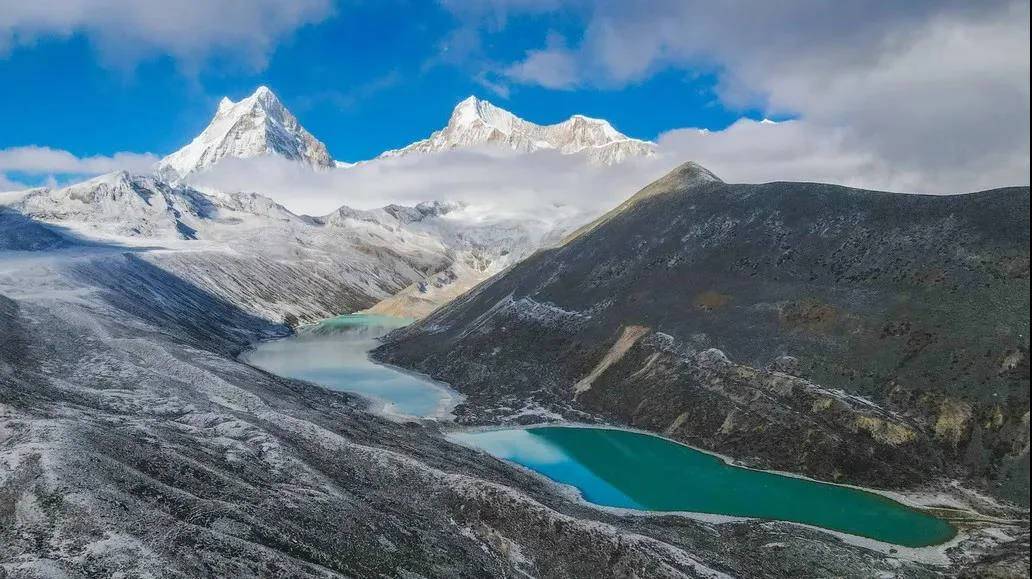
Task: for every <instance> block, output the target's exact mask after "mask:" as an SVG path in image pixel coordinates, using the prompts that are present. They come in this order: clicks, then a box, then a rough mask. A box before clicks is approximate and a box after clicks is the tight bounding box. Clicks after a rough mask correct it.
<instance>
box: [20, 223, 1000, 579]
mask: <svg viewBox="0 0 1032 579" xmlns="http://www.w3.org/2000/svg"><path fill="white" fill-rule="evenodd" d="M7 227H13V228H16V229H17V230H18V231H26V228H31V229H33V230H34V231H36V230H39V229H50V234H51V235H53V239H57V240H60V243H59V244H58V245H59V246H57V247H55V246H53V245H52V244H50V243H43V246H45V247H41V249H43V250H42V251H26V249H27V246H25V245H24V244H23V245H22V246H20V247H18V248H15V249H18V251H16V252H8V251H4V250H2V249H0V335H2V336H3V340H0V570H2V574H3V575H6V576H12V577H55V576H71V577H88V576H117V575H125V576H163V577H196V576H219V577H254V576H289V577H373V576H398V577H416V576H420V577H513V576H535V577H601V576H620V577H624V576H626V577H631V576H634V577H688V578H710V579H716V578H721V577H730V576H739V577H759V576H768V577H795V576H800V573H803V574H804V575H805V574H806V573H809V574H810V575H811V576H841V577H866V576H875V575H884V574H887V573H888V574H892V575H894V576H896V577H903V578H910V577H914V578H917V577H922V578H923V577H937V576H941V575H942V573H943V569H942V568H937V567H933V566H927V565H922V564H917V563H912V562H908V561H903V560H900V559H898V558H896V557H894V556H891V555H887V554H883V553H880V552H877V551H874V550H869V549H865V548H861V547H857V546H852V545H849V544H846V543H843V542H841V541H839V540H837V539H836V538H834V537H831V536H829V535H827V534H825V533H822V532H819V531H815V530H811V529H805V528H800V527H797V526H794V525H787V524H781V523H774V522H764V521H728V522H720V523H718V522H703V521H696V520H693V519H690V518H685V517H652V516H635V515H632V514H616V513H610V512H605V511H600V510H596V509H592V508H590V507H587V506H585V505H582V504H579V503H576V502H574V501H570V500H568V499H567V498H565V496H564V495H563V494H562V493H559V492H556V489H555V488H553V487H552V486H551V485H549V484H547V483H546V482H544V481H542V480H541V479H539V478H538V477H535V476H531V475H530V474H528V473H527V472H526V471H524V470H522V469H518V468H515V467H511V466H508V465H506V464H504V463H501V462H499V461H497V460H494V459H491V458H490V457H487V456H485V455H483V454H480V453H476V452H473V451H471V450H468V449H466V448H463V447H459V446H455V445H452V444H450V443H448V442H447V441H446V440H445V439H444V438H443V437H442V435H441V433H440V432H439V430H438V428H437V426H436V425H435V424H434V423H432V422H430V423H396V422H391V421H388V420H385V419H382V418H378V417H375V416H373V415H371V414H368V413H366V412H364V410H363V409H364V404H363V403H362V402H361V401H360V400H358V399H356V398H353V397H351V396H349V395H346V394H343V393H340V392H332V391H329V390H326V389H323V388H320V387H317V386H314V385H311V384H306V383H302V382H297V381H292V380H287V379H281V378H277V377H275V376H272V375H270V374H267V373H265V372H262V371H260V370H257V369H255V368H251V367H249V366H247V365H244V364H241V363H239V362H237V361H236V360H235V359H234V356H235V355H236V354H237V353H238V352H240V350H241V349H242V348H244V347H246V345H247V344H248V343H250V342H253V341H255V340H258V339H261V338H263V337H269V336H274V335H278V334H282V333H283V332H284V331H285V328H284V327H283V326H280V325H276V324H273V323H271V322H272V321H270V320H268V319H264V318H262V317H259V316H255V315H253V314H250V313H248V310H249V309H252V308H251V306H250V305H249V304H248V303H247V302H246V301H242V300H235V299H225V298H223V297H220V296H219V295H217V294H214V293H212V292H211V291H208V290H206V289H204V288H203V287H200V286H199V285H197V284H195V283H192V282H190V281H189V280H187V279H184V278H183V277H181V276H179V275H176V274H174V273H172V272H170V271H169V270H167V269H164V268H162V267H158V266H156V265H155V258H154V256H153V255H152V254H156V253H157V254H162V253H169V250H166V249H150V248H127V247H125V246H119V245H108V244H104V243H100V242H90V243H83V242H81V241H80V240H79V239H78V238H77V237H76V235H75V234H74V232H66V231H61V230H60V229H58V228H52V226H49V225H42V224H39V223H38V222H28V223H26V220H24V219H19V218H18V217H17V215H15V214H14V213H13V212H11V211H5V212H4V213H2V214H0V233H2V232H4V231H5V230H6V228H7ZM10 237H12V236H9V235H0V239H8V238H10ZM33 237H34V238H36V239H41V240H43V241H45V239H44V238H45V237H47V236H46V235H44V234H43V233H42V232H41V231H36V233H35V234H34V235H33ZM174 253H183V252H174ZM254 279H255V278H251V279H250V281H249V280H248V279H245V278H237V281H239V282H241V283H245V282H246V283H251V282H253V280H254ZM252 289H253V290H254V292H255V296H256V298H257V299H266V300H275V299H278V298H276V297H275V296H268V295H265V294H264V293H263V291H261V289H262V288H259V287H255V288H252ZM298 301H299V302H300V303H305V304H307V303H308V300H306V299H302V298H299V299H298ZM310 307H311V309H310V310H309V313H315V312H317V311H318V309H319V307H320V306H318V305H314V306H310ZM984 539H985V538H982V539H980V541H984ZM984 544H985V545H992V544H993V543H992V542H991V541H990V542H988V543H984ZM556 545H562V546H563V548H562V549H556ZM772 549H773V550H776V552H777V556H776V557H757V556H756V554H757V553H766V552H770V551H771V550H772ZM957 552H958V553H961V550H957ZM964 552H965V553H971V551H970V549H966V550H964ZM959 556H960V558H959V559H957V564H958V565H962V564H965V563H966V562H967V561H968V559H966V557H968V556H969V555H963V554H961V555H959Z"/></svg>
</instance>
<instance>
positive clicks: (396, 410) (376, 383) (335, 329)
mask: <svg viewBox="0 0 1032 579" xmlns="http://www.w3.org/2000/svg"><path fill="white" fill-rule="evenodd" d="M409 322H411V320H406V319H401V318H392V317H387V316H375V315H361V314H351V315H346V316H338V317H336V318H330V319H326V320H323V321H321V322H319V323H318V324H315V325H313V326H308V327H305V328H302V329H301V330H300V331H298V333H297V334H296V335H293V336H290V337H287V338H283V339H279V340H270V341H268V342H262V343H260V344H258V345H257V346H256V347H255V348H254V349H252V350H248V351H247V352H244V353H243V354H241V356H240V359H241V361H243V362H245V363H247V364H250V365H252V366H256V367H258V368H261V369H263V370H265V371H267V372H272V373H273V374H277V375H280V376H285V377H288V378H296V379H299V380H306V381H308V382H313V383H315V384H319V385H321V386H325V387H326V388H329V389H331V390H342V391H346V392H351V393H354V394H359V395H361V396H363V397H365V398H368V399H370V400H371V401H372V402H373V409H374V410H377V411H380V412H382V413H384V414H389V415H396V416H404V417H440V416H445V415H447V414H448V413H449V412H450V411H451V409H452V408H454V406H455V404H456V402H457V401H458V394H456V393H455V392H454V391H453V390H451V389H450V388H448V387H447V386H445V385H444V384H441V383H438V382H434V381H432V380H428V379H425V378H422V377H420V376H418V375H415V374H409V373H406V372H402V371H399V370H396V369H392V368H390V367H387V366H382V365H380V364H376V363H374V362H373V361H372V360H370V359H369V351H370V350H372V349H373V348H375V347H376V346H377V344H378V342H377V338H379V337H382V336H383V335H384V334H386V333H387V332H389V331H391V330H393V329H396V328H400V327H402V326H405V325H407V324H408V323H409Z"/></svg>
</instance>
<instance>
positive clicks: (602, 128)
mask: <svg viewBox="0 0 1032 579" xmlns="http://www.w3.org/2000/svg"><path fill="white" fill-rule="evenodd" d="M484 145H488V146H503V147H507V148H510V149H512V150H514V151H518V152H522V153H530V152H534V151H539V150H543V149H554V150H557V151H558V152H560V153H562V154H564V155H572V154H584V155H587V156H588V157H589V159H590V160H591V161H592V162H594V163H597V164H600V165H612V164H614V163H619V162H621V161H623V160H625V159H627V158H630V157H642V156H649V155H652V154H653V153H654V152H655V144H653V143H650V142H648V141H641V140H638V139H632V138H630V137H628V136H626V135H624V134H622V133H620V132H619V131H617V130H616V129H615V128H613V126H612V125H611V124H609V122H608V121H605V120H602V119H593V118H591V117H586V116H584V115H573V116H572V117H570V118H569V119H567V120H565V121H563V122H561V123H556V124H554V125H537V124H534V123H531V122H529V121H525V120H523V119H521V118H519V117H517V116H516V115H514V114H512V113H511V112H509V111H507V110H505V109H503V108H500V107H498V106H495V105H494V104H492V103H490V102H488V101H486V100H483V99H479V98H477V97H475V96H470V97H469V98H466V99H465V100H463V101H461V102H459V104H457V105H456V106H455V108H454V109H453V110H452V114H451V117H450V118H449V119H448V124H447V126H445V128H443V129H441V130H439V131H437V132H435V133H434V134H432V135H430V137H429V138H427V139H423V140H422V141H416V142H415V143H412V144H411V145H409V146H407V147H405V148H403V149H396V150H392V151H387V152H385V153H383V154H382V155H380V158H389V157H400V156H405V155H411V154H416V153H422V154H429V153H440V152H444V151H449V150H452V149H461V148H468V147H478V146H484Z"/></svg>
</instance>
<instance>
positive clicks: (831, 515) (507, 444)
mask: <svg viewBox="0 0 1032 579" xmlns="http://www.w3.org/2000/svg"><path fill="white" fill-rule="evenodd" d="M450 438H451V439H452V440H454V441H456V442H459V443H461V444H465V445H468V446H473V447H477V448H480V449H482V450H484V451H486V452H489V453H490V454H492V455H494V456H497V457H498V458H501V459H504V460H509V461H512V462H515V463H517V464H520V465H523V466H525V467H527V468H530V469H533V470H535V471H537V472H539V473H541V474H543V475H545V476H547V477H548V478H550V479H552V480H554V481H556V482H559V483H563V484H567V485H571V486H573V487H576V488H577V489H578V490H579V491H580V492H581V494H582V495H583V496H584V499H585V500H587V501H589V502H592V503H596V504H599V505H605V506H612V507H625V508H633V509H643V510H651V511H683V512H695V513H710V514H720V515H732V516H740V517H750V518H759V519H774V520H781V521H793V522H797V523H803V524H807V525H813V526H816V527H822V528H825V529H832V530H835V531H841V532H844V533H849V534H852V535H859V536H862V537H869V538H872V539H876V540H879V541H884V542H886V543H893V544H896V545H904V546H907V547H923V546H928V545H936V544H939V543H943V542H946V541H948V540H949V539H951V538H952V537H953V536H954V535H955V531H954V529H953V528H952V527H951V526H950V525H949V524H948V523H947V522H945V521H943V520H941V519H938V518H936V517H933V516H931V515H928V514H926V513H923V512H921V511H918V510H915V509H912V508H909V507H907V506H905V505H902V504H900V503H897V502H895V501H892V500H890V499H888V498H886V497H883V496H881V495H877V494H874V493H870V492H865V491H862V490H859V489H853V488H849V487H844V486H838V485H831V484H824V483H819V482H815V481H811V480H806V479H802V478H795V477H790V476H784V475H779V474H775V473H769V472H762V471H756V470H750V469H745V468H739V467H734V466H730V465H728V464H727V463H725V462H724V461H723V460H721V459H720V458H718V457H715V456H712V455H709V454H706V453H703V452H700V451H697V450H694V449H691V448H689V447H687V446H684V445H681V444H677V443H675V442H673V441H670V440H667V439H664V438H660V437H658V436H651V435H647V434H642V433H637V432H628V431H623V430H615V429H608V428H581V427H561V426H555V427H552V426H550V427H542V428H528V429H518V430H494V431H480V432H465V433H456V434H452V435H450Z"/></svg>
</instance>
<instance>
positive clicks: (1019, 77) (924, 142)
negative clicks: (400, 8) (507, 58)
mask: <svg viewBox="0 0 1032 579" xmlns="http://www.w3.org/2000/svg"><path fill="white" fill-rule="evenodd" d="M478 4H479V5H481V6H482V8H483V9H494V10H496V14H505V15H511V14H515V13H518V12H520V11H521V7H522V6H524V1H523V0H518V1H514V2H506V0H490V1H487V0H485V1H483V2H480V3H478ZM573 6H574V8H572V9H573V10H580V12H581V13H582V16H583V18H584V20H585V22H586V24H585V26H584V30H583V34H582V35H581V37H580V38H579V39H571V40H576V42H574V43H573V44H572V45H571V46H566V45H549V44H548V43H547V42H546V44H545V46H543V47H542V46H529V47H526V48H527V50H526V52H525V55H524V57H523V58H522V59H520V60H519V61H517V62H514V63H510V64H508V65H506V66H502V67H500V70H503V71H504V72H505V73H506V75H507V78H508V80H509V81H510V82H512V83H517V84H536V85H540V86H545V87H549V88H561V89H570V88H583V87H601V88H616V87H621V86H625V85H627V84H632V83H636V82H640V81H643V80H645V79H647V78H649V77H650V76H652V75H653V74H654V73H656V72H657V71H660V70H663V69H668V68H678V69H691V70H700V69H701V70H711V71H714V72H716V73H717V75H718V78H719V79H720V84H719V86H718V87H717V88H718V94H719V96H720V98H721V99H722V100H723V101H724V104H725V105H727V106H730V107H739V106H751V107H758V108H760V109H762V110H764V111H766V112H767V113H768V114H789V115H793V116H797V117H799V118H801V119H802V120H803V121H804V122H805V123H804V124H803V125H796V126H795V128H793V129H792V130H793V131H798V130H799V129H800V128H801V127H805V129H806V131H807V133H808V134H809V136H810V138H812V139H814V141H815V142H820V143H840V146H839V148H838V149H836V150H840V151H843V152H846V151H848V153H849V155H851V157H850V159H845V160H843V161H842V163H843V164H844V165H849V164H850V163H851V162H852V161H851V159H855V158H854V157H853V156H861V157H864V158H867V159H869V163H868V164H860V165H857V169H858V170H860V169H868V168H870V167H872V166H874V167H877V166H881V165H882V164H883V163H887V164H889V165H891V167H892V171H893V173H894V174H895V175H896V176H897V177H896V178H893V179H892V180H890V182H891V183H897V182H899V183H903V184H908V183H909V184H913V185H914V186H918V187H926V186H929V187H930V186H935V187H938V188H939V189H938V190H942V191H956V190H959V189H968V188H977V187H979V186H983V185H984V186H989V185H996V184H1001V180H1002V182H1006V183H1010V184H1027V183H1028V182H1029V160H1028V159H1029V130H1028V127H1029V121H1030V118H1029V116H1030V115H1029V99H1030V93H1029V27H1028V21H1029V2H1028V1H1027V0H987V1H986V2H978V3H970V2H964V1H961V0H913V1H910V2H869V1H866V0H840V1H836V2H825V1H823V0H793V1H789V2H769V1H767V0H734V1H728V2H706V1H703V0H641V1H638V2H623V1H619V0H582V1H580V2H576V3H574V4H573ZM532 7H533V12H534V13H538V12H540V11H541V10H543V9H544V8H546V7H547V5H532ZM555 9H556V10H560V9H563V10H569V9H571V8H570V7H569V6H564V7H562V8H559V7H556V8H555ZM480 18H481V20H483V18H484V17H483V16H481V17H480ZM468 25H469V24H467V26H468ZM481 30H482V34H485V35H490V34H492V31H491V30H488V29H486V28H481ZM484 44H485V45H486V44H488V43H487V42H485V43H484ZM641 106H642V107H647V106H648V103H641ZM741 130H742V129H741V128H740V127H739V128H737V129H735V130H732V131H730V134H729V135H725V136H724V137H722V139H730V137H731V135H733V134H737V133H739V132H741ZM785 130H788V129H785ZM741 145H742V146H743V147H747V148H748V147H749V143H741ZM813 154H815V155H818V154H819V155H820V158H819V159H815V163H817V162H827V161H828V159H827V157H828V152H827V151H825V150H814V151H813ZM872 164H873V165H872ZM947 174H948V175H952V176H957V178H958V179H959V180H958V181H949V180H946V179H945V178H943V177H942V176H943V175H947ZM903 175H909V176H908V177H905V178H903V177H901V176H903ZM786 177H792V178H797V179H798V178H802V176H801V175H796V176H791V175H786ZM899 179H902V180H899ZM839 180H840V181H846V182H856V181H866V180H869V177H868V176H866V175H864V174H860V173H858V174H855V175H840V176H839ZM972 185H974V187H972Z"/></svg>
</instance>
